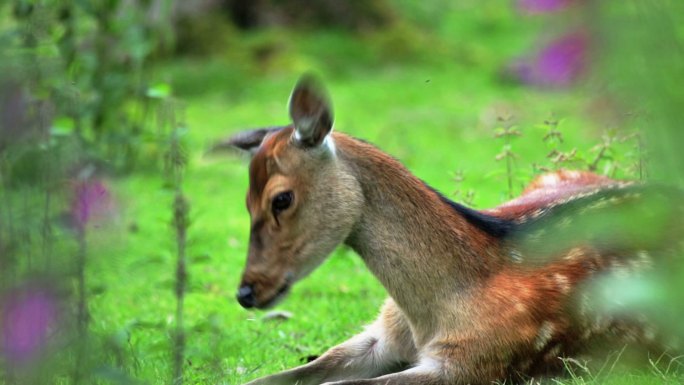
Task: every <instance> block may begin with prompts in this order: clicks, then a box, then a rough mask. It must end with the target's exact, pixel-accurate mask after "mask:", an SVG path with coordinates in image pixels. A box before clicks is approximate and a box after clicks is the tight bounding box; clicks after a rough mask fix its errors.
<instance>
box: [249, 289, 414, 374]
mask: <svg viewBox="0 0 684 385" xmlns="http://www.w3.org/2000/svg"><path fill="white" fill-rule="evenodd" d="M415 352H416V349H415V347H414V344H413V339H412V337H411V331H410V329H409V327H408V324H407V323H406V320H405V319H404V317H403V314H401V312H400V310H399V309H398V308H397V307H396V306H395V305H394V302H392V301H391V300H388V301H387V303H386V304H385V306H384V307H383V310H382V313H381V315H380V317H379V318H378V319H377V320H376V321H375V322H373V323H372V324H371V325H369V326H368V327H367V328H366V330H364V331H363V332H362V333H360V334H358V335H356V336H354V337H352V338H351V339H349V340H347V341H345V342H343V343H342V344H340V345H337V346H335V347H333V348H331V349H330V350H328V351H327V352H326V353H325V354H323V355H322V356H321V357H319V358H317V359H316V360H314V361H312V362H310V363H308V364H306V365H302V366H299V367H296V368H293V369H290V370H286V371H283V372H280V373H277V374H274V375H271V376H267V377H262V378H259V379H256V380H254V381H252V382H249V383H248V384H247V385H319V384H321V383H323V382H326V381H337V380H351V379H362V378H373V377H376V376H380V375H383V374H387V373H391V372H392V371H393V370H397V369H400V368H401V367H402V366H403V365H407V364H410V363H411V362H412V361H413V360H414V359H415Z"/></svg>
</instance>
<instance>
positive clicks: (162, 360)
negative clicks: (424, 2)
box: [88, 8, 662, 384]
mask: <svg viewBox="0 0 684 385" xmlns="http://www.w3.org/2000/svg"><path fill="white" fill-rule="evenodd" d="M463 12H471V13H472V14H465V15H463V14H462V15H460V16H459V15H458V14H456V13H454V15H453V16H450V17H451V18H452V19H453V20H450V21H449V22H448V23H445V24H444V25H445V27H440V28H441V30H440V31H438V32H439V34H438V36H441V37H440V38H439V39H437V38H434V37H433V36H432V35H426V36H422V35H418V36H417V37H416V36H415V35H414V34H413V32H410V31H409V32H407V31H402V30H401V29H398V30H396V31H391V32H389V33H387V34H385V35H374V34H370V35H368V36H365V37H363V38H362V39H364V40H361V41H359V40H357V39H356V38H352V37H349V36H346V35H344V34H341V33H335V32H328V33H318V32H316V33H303V32H301V33H293V32H284V31H276V32H270V33H264V34H262V35H259V36H256V37H250V38H248V39H247V41H245V42H242V43H240V45H238V46H237V47H238V48H237V51H236V52H228V53H226V54H225V55H217V57H216V58H214V59H211V60H206V61H193V60H187V61H180V62H175V63H172V64H169V65H166V66H164V67H162V68H159V69H158V71H157V72H156V73H155V74H154V76H156V77H158V78H159V79H166V80H169V81H171V83H172V84H173V85H174V90H175V94H176V95H177V96H178V97H180V98H181V99H182V100H183V101H184V102H185V105H186V121H187V123H188V126H189V128H190V131H189V134H188V137H187V142H188V150H189V154H190V164H189V167H188V170H187V173H186V181H185V184H184V188H185V191H186V193H187V195H188V197H189V199H190V202H191V210H192V211H191V219H192V224H191V227H190V233H189V260H190V280H189V282H190V283H189V290H188V294H187V303H186V326H187V330H188V337H187V360H186V366H185V370H186V373H187V377H186V379H187V381H188V383H193V384H194V383H197V384H199V383H202V384H207V383H217V384H239V383H242V382H245V381H248V380H250V379H252V378H255V377H258V376H263V375H266V374H270V373H274V372H276V371H279V370H282V369H285V368H289V367H292V366H295V365H298V364H300V363H302V362H303V360H305V358H306V357H307V356H309V355H317V354H320V353H322V352H323V351H325V350H326V349H327V348H328V347H330V346H332V345H334V344H336V343H339V342H341V341H343V340H345V339H346V338H348V337H350V336H352V335H353V334H355V333H357V332H358V331H360V330H361V328H362V326H363V325H364V324H365V323H368V322H369V321H371V320H372V319H373V318H374V317H375V315H376V314H377V312H378V308H379V306H380V304H381V303H382V301H383V299H384V297H385V292H384V289H383V288H382V287H381V286H380V285H379V284H378V283H377V282H376V281H375V279H374V278H373V277H372V276H371V275H370V273H368V272H367V271H366V269H365V267H364V265H363V263H362V261H361V260H360V259H359V258H358V257H357V256H356V255H355V254H354V253H353V252H352V251H350V250H348V249H346V248H344V247H340V248H339V249H338V250H337V251H336V252H335V253H334V254H333V255H332V256H331V258H330V259H329V260H328V261H327V262H326V263H325V264H324V265H323V266H322V267H321V268H320V269H318V270H317V271H316V272H315V273H314V274H313V275H312V276H311V277H309V278H308V279H306V280H305V281H303V282H301V283H299V284H298V285H297V286H296V287H295V288H294V290H293V292H292V293H291V296H290V297H289V298H288V299H287V300H286V301H285V302H283V303H282V304H281V305H279V306H278V310H287V311H290V312H292V314H293V316H292V318H291V319H289V320H287V321H277V320H276V321H265V320H263V313H261V312H255V311H247V310H244V309H242V308H240V307H239V305H238V304H237V302H236V301H235V299H234V293H235V291H236V288H237V284H238V279H239V277H240V274H241V269H242V266H243V263H244V259H245V255H246V251H247V238H248V228H249V218H248V215H247V212H246V210H245V208H244V194H245V191H246V188H247V167H246V166H247V159H240V158H238V157H229V156H214V157H207V156H205V155H203V150H204V149H205V148H206V147H207V145H208V144H209V143H210V142H212V141H213V140H216V139H218V138H222V137H225V136H228V135H230V134H232V133H234V132H237V131H239V130H240V129H245V128H251V127H263V126H269V125H277V124H282V123H286V122H288V117H287V113H286V111H287V110H286V102H287V99H288V96H289V92H290V89H291V86H292V84H293V83H294V82H295V81H296V79H297V77H298V75H299V73H300V72H302V71H304V70H308V69H314V70H317V71H318V72H319V73H321V74H322V75H323V78H324V79H325V80H326V84H327V85H328V87H329V90H330V93H331V94H332V97H333V103H334V106H335V111H336V124H335V129H337V130H339V131H344V132H347V133H349V134H352V135H354V136H357V137H360V138H363V139H366V140H369V141H371V142H373V143H375V144H377V145H378V146H379V147H380V148H382V149H384V150H385V151H387V152H388V153H390V154H392V155H394V156H396V157H397V158H399V159H400V160H401V161H403V162H404V163H405V164H406V165H407V166H408V167H409V169H411V170H412V171H413V172H414V173H415V174H416V175H418V176H419V177H421V178H422V179H424V180H425V181H427V182H428V183H429V184H431V185H433V186H434V187H435V188H437V189H438V190H440V191H442V192H444V193H446V194H447V195H451V196H453V192H454V191H455V190H457V189H460V190H461V191H467V190H473V191H474V192H475V195H474V199H473V201H474V204H475V205H476V206H477V207H479V208H484V207H489V206H493V205H496V204H498V203H500V202H502V201H503V200H505V199H506V197H507V194H508V192H507V179H506V178H507V177H506V174H505V167H504V164H503V163H502V162H497V161H496V160H495V156H496V155H497V154H498V153H499V152H501V149H502V146H503V143H502V142H501V141H500V140H498V139H495V138H494V129H495V128H496V127H498V126H500V123H498V122H497V119H496V118H497V117H499V116H505V115H508V114H513V115H514V116H515V117H516V120H515V122H516V124H517V125H518V127H519V128H520V129H521V130H522V132H523V136H522V137H520V138H517V139H515V140H514V142H513V150H514V151H515V152H516V153H517V154H518V155H519V158H518V159H516V161H515V165H516V169H515V174H514V187H515V190H516V191H517V192H519V191H520V190H521V186H522V185H523V184H524V183H525V182H527V181H529V179H530V178H531V177H532V174H533V167H532V164H533V163H535V162H536V163H543V164H546V165H548V160H547V159H546V157H545V156H546V154H547V153H548V152H549V150H550V148H549V146H548V145H547V144H545V143H544V142H543V141H542V137H543V136H544V133H545V130H546V127H545V126H544V125H543V124H542V123H543V121H544V120H545V119H548V118H549V117H550V115H551V114H553V116H555V117H556V118H559V119H561V126H560V127H561V130H562V131H563V133H564V135H565V142H564V143H563V147H562V149H564V150H570V149H572V148H578V149H579V151H580V154H581V155H583V156H585V157H587V158H589V157H591V156H593V153H591V152H590V151H588V149H589V148H591V147H592V146H593V145H594V144H596V143H598V142H599V134H598V132H599V129H600V128H602V127H597V125H596V124H595V123H593V122H592V121H590V120H589V119H587V118H585V114H584V112H585V111H586V110H587V109H588V108H589V107H590V106H589V103H588V101H587V100H588V98H587V97H586V96H587V95H586V94H583V93H582V92H581V91H571V92H548V91H535V90H530V89H528V88H524V87H521V86H518V85H513V84H508V83H506V82H504V81H502V80H501V78H500V76H499V71H500V68H501V67H502V66H503V65H504V64H505V60H506V58H508V57H510V56H511V55H512V54H514V53H515V52H520V51H522V49H523V48H524V47H525V44H526V43H525V42H529V36H530V34H531V33H532V32H533V30H534V28H531V27H530V26H524V25H521V24H520V22H519V20H518V19H516V17H515V16H514V14H512V13H511V11H510V10H501V11H500V10H497V9H493V8H492V9H489V10H484V11H480V10H478V11H475V10H474V9H470V10H469V9H464V10H463ZM426 14H427V13H423V14H421V15H423V17H426V18H427V20H428V21H429V14H427V16H425V15H426ZM445 36H451V39H447V38H445ZM406 39H409V40H406ZM263 44H266V45H273V46H275V47H278V48H277V49H278V51H277V53H276V54H275V56H274V57H272V58H270V59H268V60H267V61H266V62H261V61H255V60H251V59H250V60H246V61H243V60H242V59H244V58H248V57H249V52H250V51H249V48H250V47H254V46H259V45H263ZM404 45H406V47H405V50H406V52H396V51H397V50H396V49H390V48H391V47H393V46H399V47H402V46H404ZM399 51H401V50H399ZM378 53H380V54H381V55H386V57H378ZM625 148H629V144H627V145H625ZM626 153H627V151H626V150H625V151H618V152H617V154H618V156H622V157H623V158H625V159H624V161H625V162H629V159H628V158H629V157H628V155H625V154H626ZM457 171H461V172H462V174H463V176H464V180H463V181H462V182H460V183H457V182H455V181H454V178H453V176H454V174H455V173H456V172H457ZM113 189H114V192H115V196H116V197H117V199H118V205H119V207H120V208H121V215H120V217H119V218H118V221H117V222H116V223H113V224H112V225H110V226H109V227H107V228H106V232H107V234H106V236H103V235H102V234H91V235H92V236H93V237H94V238H93V240H95V237H96V238H97V239H100V241H101V242H104V247H101V248H99V249H98V251H97V252H96V253H94V255H92V258H91V262H90V264H89V266H88V282H89V283H90V286H89V287H90V292H91V294H92V298H91V312H92V319H93V322H92V330H93V332H94V333H96V334H98V335H102V336H105V337H106V338H108V339H111V341H112V343H113V344H117V345H118V346H119V347H120V349H121V350H122V351H123V352H125V354H124V356H123V358H122V360H123V362H122V366H123V367H125V368H127V369H126V371H128V372H129V373H130V375H131V376H132V377H135V378H139V379H141V380H143V381H145V382H147V383H154V384H162V383H169V378H170V372H171V369H170V364H169V363H170V331H171V329H172V326H173V322H174V321H173V314H174V309H175V299H174V296H173V286H174V263H175V256H174V247H175V244H174V239H173V232H172V229H171V226H170V220H171V215H172V214H171V203H172V192H170V191H168V190H165V189H164V188H163V181H162V179H161V177H160V176H158V175H157V174H155V173H143V174H136V175H133V176H131V177H127V178H125V179H121V180H117V181H115V182H114V184H113ZM101 238H104V240H102V239H101ZM580 374H581V375H583V376H581V377H580V378H578V379H575V380H572V379H568V380H567V383H577V384H583V383H597V382H596V381H598V380H593V379H592V378H591V377H589V376H586V374H585V373H580ZM620 378H621V379H618V380H614V381H613V382H611V383H615V384H618V383H628V384H629V383H648V384H651V383H653V384H655V383H662V378H658V377H655V376H650V375H649V374H646V375H637V376H636V377H633V376H631V375H630V376H624V377H620ZM563 383H566V382H563Z"/></svg>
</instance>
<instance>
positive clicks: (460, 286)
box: [335, 135, 501, 324]
mask: <svg viewBox="0 0 684 385" xmlns="http://www.w3.org/2000/svg"><path fill="white" fill-rule="evenodd" d="M335 141H336V145H337V146H338V148H339V149H340V151H339V153H338V155H339V158H340V161H342V162H344V163H346V165H347V166H348V168H349V169H350V172H351V173H352V174H353V176H354V177H355V178H356V179H357V181H358V182H359V184H360V186H361V188H362V190H363V194H364V201H365V203H364V207H363V212H362V214H361V217H360V219H359V221H358V222H357V224H356V225H355V227H354V229H353V230H352V232H351V233H350V235H349V236H348V238H347V239H346V241H345V243H346V244H347V245H349V246H350V247H351V248H353V249H354V250H355V251H356V252H357V253H358V254H359V255H360V256H361V258H363V260H364V262H365V263H366V265H367V266H368V268H369V269H370V270H371V272H372V273H373V274H374V275H375V276H376V277H377V278H378V279H379V280H380V282H381V283H382V284H383V285H384V287H385V288H386V289H387V291H388V293H389V294H390V296H391V297H392V298H393V299H394V301H395V302H396V303H397V304H398V305H399V307H400V308H401V309H402V311H403V312H404V313H405V314H406V316H407V317H408V318H409V320H410V321H411V322H412V323H413V324H416V323H426V322H427V323H434V322H437V316H438V314H439V308H440V307H443V306H452V307H453V300H454V299H457V298H458V296H459V295H463V294H464V293H465V292H467V290H468V289H469V288H470V287H472V286H473V285H475V284H477V283H478V282H481V281H482V280H484V279H485V278H486V277H488V276H489V275H491V273H492V272H493V271H494V270H496V269H498V268H499V267H500V265H501V261H500V260H498V259H497V257H496V255H497V254H498V253H497V247H498V246H497V242H496V240H495V239H493V238H492V237H491V236H489V235H487V234H485V233H483V232H481V231H479V230H478V229H476V228H474V227H473V226H472V225H471V224H470V223H468V222H467V221H466V220H465V218H463V217H462V216H461V215H459V213H458V212H456V211H455V210H453V209H452V208H451V207H449V205H448V204H447V203H445V202H444V201H443V200H442V199H441V198H440V196H439V195H438V194H437V193H436V192H434V191H433V190H431V189H430V188H429V187H427V186H426V185H425V184H424V183H423V182H422V181H421V180H420V179H418V178H417V177H415V176H414V175H412V174H411V173H410V172H409V171H408V170H407V169H406V168H405V167H404V166H403V165H401V163H399V162H398V161H396V160H395V159H393V158H391V157H390V156H388V155H386V154H384V153H383V152H381V151H380V150H378V149H376V148H375V147H373V146H371V145H369V144H366V143H362V142H360V141H357V140H355V139H352V138H350V137H347V136H339V137H338V135H336V138H335Z"/></svg>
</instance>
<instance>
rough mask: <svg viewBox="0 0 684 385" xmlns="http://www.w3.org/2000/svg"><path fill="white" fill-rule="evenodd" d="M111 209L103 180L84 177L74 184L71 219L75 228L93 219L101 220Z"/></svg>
mask: <svg viewBox="0 0 684 385" xmlns="http://www.w3.org/2000/svg"><path fill="white" fill-rule="evenodd" d="M112 210H113V204H112V198H111V194H110V192H109V189H108V188H107V186H106V185H105V183H104V182H103V181H101V180H97V179H86V180H79V181H78V182H76V183H75V184H74V196H73V201H72V204H71V219H72V220H73V223H74V225H75V227H76V228H78V229H83V228H85V227H86V226H87V225H88V223H90V222H92V221H93V220H95V221H97V220H102V219H104V218H106V217H107V216H109V215H110V214H111V213H112Z"/></svg>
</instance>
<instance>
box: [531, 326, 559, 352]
mask: <svg viewBox="0 0 684 385" xmlns="http://www.w3.org/2000/svg"><path fill="white" fill-rule="evenodd" d="M554 331H555V327H554V326H553V323H551V322H549V321H544V323H542V325H541V327H540V328H539V331H538V332H537V338H536V339H535V340H534V347H535V348H536V349H537V350H542V349H544V347H545V346H546V344H548V343H549V341H551V338H553V333H554Z"/></svg>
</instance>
